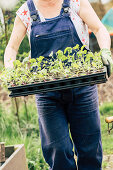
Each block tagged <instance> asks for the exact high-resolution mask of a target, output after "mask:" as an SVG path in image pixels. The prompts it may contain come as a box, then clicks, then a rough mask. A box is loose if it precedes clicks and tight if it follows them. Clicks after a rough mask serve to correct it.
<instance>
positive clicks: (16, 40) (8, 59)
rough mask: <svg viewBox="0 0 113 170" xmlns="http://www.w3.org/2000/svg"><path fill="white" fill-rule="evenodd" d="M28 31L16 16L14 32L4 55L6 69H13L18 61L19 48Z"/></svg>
mask: <svg viewBox="0 0 113 170" xmlns="http://www.w3.org/2000/svg"><path fill="white" fill-rule="evenodd" d="M26 31H27V30H26V27H25V25H24V24H23V22H22V21H21V19H20V18H19V17H18V16H16V19H15V22H14V27H13V31H12V34H11V37H10V40H9V43H8V45H7V47H6V49H5V54H4V65H5V67H6V68H8V67H10V68H13V62H14V61H15V60H16V55H17V52H18V49H19V46H20V44H21V42H22V40H23V38H24V36H25V34H26Z"/></svg>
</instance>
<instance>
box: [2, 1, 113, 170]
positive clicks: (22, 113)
mask: <svg viewBox="0 0 113 170" xmlns="http://www.w3.org/2000/svg"><path fill="white" fill-rule="evenodd" d="M24 2H25V0H19V2H18V4H17V5H16V7H15V8H14V9H13V10H11V11H9V10H3V9H0V72H1V71H2V69H3V56H4V50H5V48H6V45H7V43H8V40H9V37H10V35H11V31H12V28H13V23H14V18H15V15H16V11H17V9H18V8H19V7H20V6H21V5H22V4H23V3H24ZM90 2H91V4H92V6H93V8H94V9H95V11H96V13H97V15H98V16H99V18H100V19H102V18H103V16H104V15H105V14H106V13H107V12H108V11H109V9H111V8H112V5H113V0H112V1H110V0H102V1H101V0H98V1H96V0H95V1H94V0H90ZM7 3H8V2H7ZM112 18H113V16H112ZM110 34H111V39H112V30H111V29H110ZM112 41H113V40H112ZM90 47H91V49H92V50H94V51H98V50H99V48H98V44H97V42H96V39H95V37H94V35H92V33H91V31H90ZM29 50H30V48H29V42H28V38H27V36H26V37H25V38H24V40H23V42H22V44H21V46H20V49H19V52H18V55H17V59H19V60H21V61H22V60H23V58H25V57H27V56H28V55H29ZM111 50H112V51H113V43H112V49H111ZM98 93H99V105H100V118H101V130H102V144H103V153H104V160H103V169H104V170H107V169H109V170H112V169H113V130H112V131H111V133H110V134H108V131H107V123H106V122H105V118H106V117H107V116H113V74H112V76H111V77H110V79H109V81H108V82H107V83H106V84H102V85H98ZM8 95H9V92H8V91H7V89H4V88H2V87H1V86H0V142H5V145H15V144H22V143H23V144H24V145H25V150H26V157H27V162H28V167H29V170H48V169H49V168H48V165H47V164H46V163H45V160H44V158H43V156H42V150H41V143H40V134H39V126H38V115H37V110H36V104H35V96H28V97H18V98H9V96H8Z"/></svg>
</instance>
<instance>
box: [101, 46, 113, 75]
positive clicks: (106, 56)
mask: <svg viewBox="0 0 113 170" xmlns="http://www.w3.org/2000/svg"><path fill="white" fill-rule="evenodd" d="M101 56H102V61H103V64H104V65H105V66H106V67H107V74H108V77H110V75H111V73H112V72H113V60H112V58H111V51H110V50H109V49H107V48H103V49H101Z"/></svg>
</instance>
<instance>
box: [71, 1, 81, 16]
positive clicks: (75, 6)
mask: <svg viewBox="0 0 113 170" xmlns="http://www.w3.org/2000/svg"><path fill="white" fill-rule="evenodd" d="M71 5H72V8H73V11H74V12H75V13H76V14H78V13H79V11H80V0H71Z"/></svg>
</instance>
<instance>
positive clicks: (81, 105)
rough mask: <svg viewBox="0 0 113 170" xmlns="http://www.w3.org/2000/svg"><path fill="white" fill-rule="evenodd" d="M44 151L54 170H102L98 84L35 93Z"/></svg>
mask: <svg viewBox="0 0 113 170" xmlns="http://www.w3.org/2000/svg"><path fill="white" fill-rule="evenodd" d="M36 97H37V98H36V99H37V106H38V115H39V128H40V136H41V144H42V151H43V155H44V158H45V160H46V162H47V163H48V164H49V166H50V169H51V170H76V169H77V168H76V164H75V160H74V153H73V151H72V149H73V144H72V141H71V139H70V137H69V130H68V123H69V125H70V132H71V136H72V139H73V143H74V147H75V148H76V153H77V157H78V160H77V166H78V170H101V163H102V145H101V132H100V118H99V109H98V97H97V88H96V86H87V87H82V88H74V89H69V90H62V91H56V92H48V93H43V94H40V95H37V96H36Z"/></svg>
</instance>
